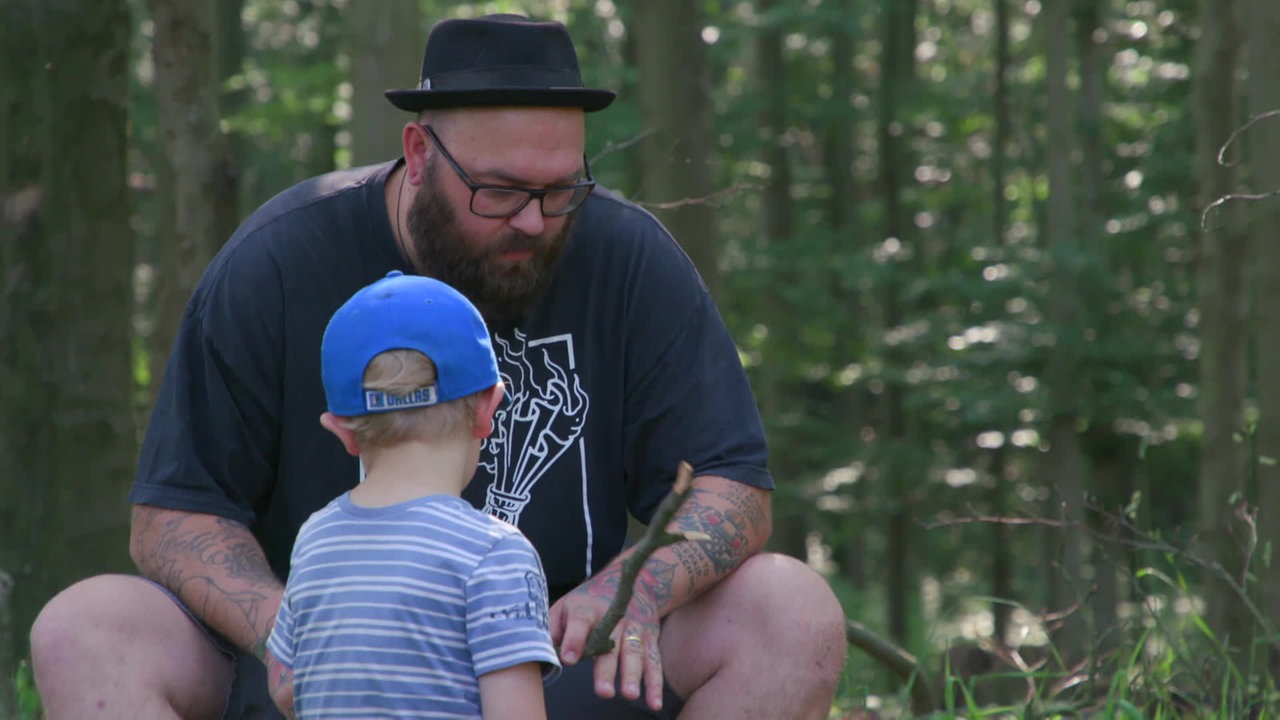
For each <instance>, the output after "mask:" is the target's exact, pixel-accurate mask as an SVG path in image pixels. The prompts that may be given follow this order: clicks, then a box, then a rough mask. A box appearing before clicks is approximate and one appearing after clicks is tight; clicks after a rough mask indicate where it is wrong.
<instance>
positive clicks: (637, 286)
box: [129, 163, 773, 596]
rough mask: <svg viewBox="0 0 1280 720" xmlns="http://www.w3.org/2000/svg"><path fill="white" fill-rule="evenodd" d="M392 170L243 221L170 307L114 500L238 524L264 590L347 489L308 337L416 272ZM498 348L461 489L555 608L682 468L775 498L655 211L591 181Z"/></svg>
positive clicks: (708, 319)
mask: <svg viewBox="0 0 1280 720" xmlns="http://www.w3.org/2000/svg"><path fill="white" fill-rule="evenodd" d="M394 166H395V164H394V163H387V164H383V165H378V166H373V167H367V168H358V169H353V170H349V171H342V172H336V173H331V174H328V175H324V176H321V177H319V178H315V179H313V180H308V181H306V182H304V183H302V184H300V185H297V186H295V187H293V188H291V189H289V190H287V191H285V192H284V193H281V194H280V195H279V196H277V197H275V198H273V199H272V200H271V201H269V202H268V203H267V204H265V205H264V206H263V207H262V208H261V209H259V210H258V211H257V212H255V213H254V214H253V215H252V216H251V217H250V218H249V219H248V220H247V221H246V222H245V224H244V225H243V226H241V228H240V229H239V230H238V231H237V232H236V234H235V235H234V236H232V238H231V239H230V240H229V241H228V242H227V244H226V246H225V247H224V248H223V249H222V251H221V252H219V253H218V255H217V257H215V258H214V260H213V262H212V263H210V265H209V267H208V268H207V269H206V271H205V274H204V276H203V277H202V278H201V281H200V283H199V285H198V287H197V288H196V291H195V293H194V294H193V296H192V298H191V300H190V302H189V304H188V306H187V309H186V314H185V316H184V318H183V322H182V326H181V330H180V331H179V335H178V338H177V340H176V341H175V343H174V347H173V351H172V353H171V355H170V357H169V363H168V367H167V369H166V371H165V376H164V380H163V382H162V384H161V387H160V391H159V393H158V396H157V398H156V404H155V408H154V410H153V413H152V416H151V421H150V423H149V425H148V427H147V433H146V438H145V441H144V443H143V447H142V455H141V459H140V462H139V466H138V472H137V477H136V478H135V481H134V485H133V489H132V490H131V492H130V494H129V499H130V501H131V502H133V503H139V504H148V505H156V506H159V507H164V508H172V509H178V510H187V511H192V512H200V513H210V514H214V515H219V516H222V517H227V518H230V519H232V520H236V521H238V522H241V523H244V524H245V525H247V526H248V527H249V528H251V529H252V531H253V533H254V534H255V536H257V538H258V539H259V541H261V543H262V545H263V548H264V550H265V551H266V554H267V559H268V560H269V562H270V563H271V566H272V568H273V569H274V570H275V571H276V573H277V574H279V575H280V577H281V578H284V577H286V576H287V574H288V570H289V553H290V550H291V549H292V547H293V541H294V537H295V536H296V535H297V532H298V528H299V527H300V526H301V525H302V523H303V522H304V521H305V520H306V519H307V518H308V517H309V516H310V515H311V513H313V512H315V511H316V510H319V509H320V508H322V507H323V506H324V505H325V504H326V503H328V502H329V501H330V500H332V499H333V498H335V497H337V496H338V495H340V494H342V493H343V492H345V491H347V490H349V489H351V488H352V487H353V486H354V485H355V484H356V483H357V482H358V479H359V472H360V471H359V463H358V461H357V459H356V458H353V457H351V456H349V455H347V454H346V452H345V451H344V449H343V447H342V444H341V443H340V442H339V441H338V440H337V438H335V437H333V436H332V435H330V434H329V433H328V431H326V430H324V429H323V428H322V427H321V426H320V422H319V417H320V414H321V413H323V412H324V410H325V399H324V389H323V387H322V386H321V382H320V339H321V336H322V335H323V333H324V328H325V325H326V324H327V323H328V321H329V317H330V315H331V314H332V313H333V312H334V311H335V310H336V309H337V308H338V306H340V305H341V304H342V303H343V302H345V301H346V300H347V298H349V297H350V296H351V295H352V294H353V293H355V292H356V291H357V290H359V289H360V288H361V287H364V286H365V285H367V284H369V283H371V282H373V281H375V280H377V279H379V278H381V277H383V276H384V275H386V274H387V272H389V271H391V270H402V271H405V272H410V271H411V269H410V267H409V266H408V263H407V261H406V260H405V259H404V258H403V256H401V254H400V253H399V251H398V249H397V248H396V243H395V239H394V236H393V234H392V230H391V225H390V222H389V220H388V218H387V210H386V203H385V200H384V195H383V191H384V187H385V183H386V179H387V176H388V175H389V174H390V172H391V170H392V169H393V167H394ZM494 350H495V352H496V353H497V356H498V367H499V370H500V371H501V373H502V378H503V381H504V382H505V383H506V388H507V395H506V399H505V400H504V401H503V403H502V405H501V407H500V408H499V411H498V413H497V416H496V419H495V428H494V432H493V434H492V435H491V436H490V438H489V439H488V440H486V441H485V445H484V449H483V450H482V452H481V457H480V467H479V469H478V471H477V473H476V476H475V478H474V479H473V480H472V482H471V484H470V485H469V486H468V487H467V490H466V492H465V493H464V496H465V497H466V498H467V499H468V500H470V501H471V502H472V504H474V505H475V506H476V507H480V508H482V509H484V510H485V511H487V512H489V513H491V514H493V515H495V516H497V517H500V518H502V519H504V520H507V521H509V522H512V523H514V524H516V525H517V526H519V527H520V529H521V530H523V531H524V533H525V535H527V536H528V538H529V539H530V540H531V541H532V542H533V544H534V547H536V548H537V550H538V553H539V555H540V556H541V559H542V563H543V565H544V567H545V569H546V572H547V578H548V583H549V585H550V586H551V590H552V594H553V596H559V595H560V594H562V593H563V592H565V591H567V590H569V589H571V588H572V587H573V586H575V585H576V584H578V583H579V582H581V581H582V580H583V579H584V578H586V577H587V576H588V575H590V574H592V573H594V572H595V571H596V570H598V569H600V568H601V567H603V566H604V565H605V564H606V563H607V562H608V561H609V560H610V559H612V558H613V557H614V556H615V555H616V554H617V553H618V552H619V551H620V550H621V549H622V548H623V545H624V542H625V539H626V525H627V523H626V514H627V512H628V511H629V512H631V513H632V514H633V515H634V516H635V517H636V518H638V519H639V520H640V521H641V522H647V521H648V520H649V518H650V516H651V515H652V513H653V511H654V510H655V509H656V507H657V504H658V502H659V501H660V500H661V499H662V498H663V497H664V496H665V495H666V493H667V491H668V490H669V488H670V486H671V482H672V480H673V478H674V473H675V469H676V466H677V464H678V463H679V462H680V461H681V460H688V461H689V462H690V463H691V464H692V465H693V467H694V470H695V473H697V474H714V475H720V476H722V477H727V478H730V479H733V480H737V481H740V482H743V483H747V484H749V485H753V486H756V487H762V488H772V487H773V481H772V479H771V477H770V475H769V472H768V469H767V465H766V450H765V439H764V432H763V429H762V427H761V423H760V418H759V414H758V412H757V410H756V406H755V401H754V399H753V397H752V395H751V391H750V388H749V387H748V385H747V380H746V376H745V374H744V373H743V370H742V366H741V364H740V362H739V358H738V353H737V350H736V348H735V346H734V344H733V341H732V339H731V338H730V336H729V334H728V332H727V330H726V329H725V326H724V323H723V322H722V320H721V318H720V315H719V313H718V311H717V309H716V307H715V305H714V303H713V302H712V299H711V297H710V295H709V294H708V293H707V290H706V287H705V286H704V285H703V283H702V281H701V280H700V278H699V277H698V275H697V273H696V271H695V270H694V268H693V265H692V263H691V262H690V261H689V259H688V257H687V256H686V255H685V254H684V253H683V252H682V251H681V249H680V248H679V247H678V245H677V244H676V243H675V241H674V240H673V239H672V238H671V236H670V235H669V234H668V233H667V231H666V230H665V229H664V228H663V227H662V226H661V225H660V224H659V223H658V222H657V220H655V219H654V218H653V217H652V216H651V215H649V214H648V213H646V212H645V211H644V210H642V209H640V208H638V207H636V206H635V205H632V204H630V203H627V202H625V201H623V200H621V199H619V198H617V197H616V196H614V195H612V194H610V193H609V192H607V191H605V190H601V189H597V190H596V191H595V192H594V193H593V194H592V195H591V197H590V198H589V199H588V200H587V202H586V203H585V204H584V205H583V206H582V208H581V210H579V211H578V217H577V222H576V224H575V226H574V229H573V231H572V234H571V236H570V238H569V241H568V244H567V246H566V249H565V253H564V256H563V260H562V263H561V267H560V269H559V271H558V273H557V275H556V279H555V280H554V282H553V284H552V286H551V287H550V289H549V290H548V291H547V293H546V294H545V295H544V296H543V297H542V298H541V300H540V301H539V302H538V303H537V305H536V306H535V307H534V308H533V309H532V311H531V312H530V314H529V316H528V318H527V319H526V320H525V321H524V322H522V323H521V324H520V325H519V326H518V327H515V328H505V329H499V330H497V331H496V333H495V335H494ZM424 472H430V468H424Z"/></svg>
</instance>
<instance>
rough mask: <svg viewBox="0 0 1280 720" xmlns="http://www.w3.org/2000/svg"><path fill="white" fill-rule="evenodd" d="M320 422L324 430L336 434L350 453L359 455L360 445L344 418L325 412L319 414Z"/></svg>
mask: <svg viewBox="0 0 1280 720" xmlns="http://www.w3.org/2000/svg"><path fill="white" fill-rule="evenodd" d="M320 424H321V425H323V426H324V429H325V430H328V431H329V432H331V433H333V434H334V435H337V436H338V439H339V440H341V441H342V447H344V448H346V449H347V453H348V454H350V455H355V456H356V457H359V456H360V445H359V444H357V443H356V434H355V433H353V432H351V428H349V427H347V422H346V419H345V418H340V417H338V416H337V415H334V414H333V413H331V412H326V413H324V414H323V415H321V416H320Z"/></svg>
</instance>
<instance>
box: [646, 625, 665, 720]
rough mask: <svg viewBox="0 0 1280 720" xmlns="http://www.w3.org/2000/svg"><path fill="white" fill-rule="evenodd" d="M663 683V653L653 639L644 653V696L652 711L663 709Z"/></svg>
mask: <svg viewBox="0 0 1280 720" xmlns="http://www.w3.org/2000/svg"><path fill="white" fill-rule="evenodd" d="M663 682H665V679H664V678H663V676H662V653H661V652H660V651H659V650H658V639H657V638H652V639H650V640H649V642H648V643H647V644H646V646H645V651H644V694H645V698H646V699H647V700H648V702H649V709H650V710H661V709H662V684H663Z"/></svg>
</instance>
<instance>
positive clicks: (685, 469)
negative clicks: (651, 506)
mask: <svg viewBox="0 0 1280 720" xmlns="http://www.w3.org/2000/svg"><path fill="white" fill-rule="evenodd" d="M691 487H693V466H692V465H690V464H689V463H687V462H684V461H681V462H680V466H679V467H678V468H677V469H676V482H675V485H674V487H672V488H671V492H669V493H667V496H666V497H665V498H663V499H662V504H660V505H658V509H657V510H656V511H655V512H654V514H653V519H652V520H651V521H650V522H649V527H648V529H646V530H645V533H644V536H643V537H641V538H640V542H638V543H636V545H635V552H633V553H631V555H629V556H628V557H627V558H626V559H624V560H623V561H622V576H621V577H620V578H618V592H617V594H616V595H614V596H613V600H612V601H611V602H610V603H609V608H608V609H607V610H605V613H604V617H603V618H601V619H600V622H599V623H598V624H597V625H596V626H595V627H594V628H592V629H591V632H590V634H588V635H587V642H586V645H585V647H584V648H583V650H582V656H583V657H595V656H596V655H603V654H605V653H607V652H609V651H611V650H613V647H614V643H613V639H612V638H610V637H609V635H610V634H611V633H613V629H614V628H615V627H617V626H618V623H619V622H620V621H621V620H622V618H623V617H624V616H625V615H626V614H627V605H628V604H629V603H630V602H631V596H632V595H633V594H634V593H635V584H636V578H637V577H639V575H640V569H641V568H642V567H644V563H645V561H646V560H648V559H649V556H650V555H652V554H653V553H654V551H655V550H657V549H658V548H660V547H665V546H667V545H671V544H672V543H677V542H682V541H685V540H707V539H709V538H708V537H707V535H706V534H705V533H700V532H685V533H679V534H677V533H672V532H667V525H668V524H670V523H671V518H673V517H675V514H676V512H677V511H678V510H679V509H680V507H681V506H682V505H684V501H685V498H687V497H688V496H689V489H690V488H691Z"/></svg>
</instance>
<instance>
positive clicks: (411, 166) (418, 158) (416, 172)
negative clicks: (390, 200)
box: [400, 122, 431, 185]
mask: <svg viewBox="0 0 1280 720" xmlns="http://www.w3.org/2000/svg"><path fill="white" fill-rule="evenodd" d="M400 144H401V146H402V149H403V150H404V174H405V180H408V181H409V184H410V185H421V184H422V177H423V175H424V174H425V172H426V166H427V150H429V149H430V146H431V142H430V138H429V137H427V131H426V130H423V129H422V126H421V125H419V124H418V123H416V122H407V123H405V124H404V129H403V130H402V131H401V134H400Z"/></svg>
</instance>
